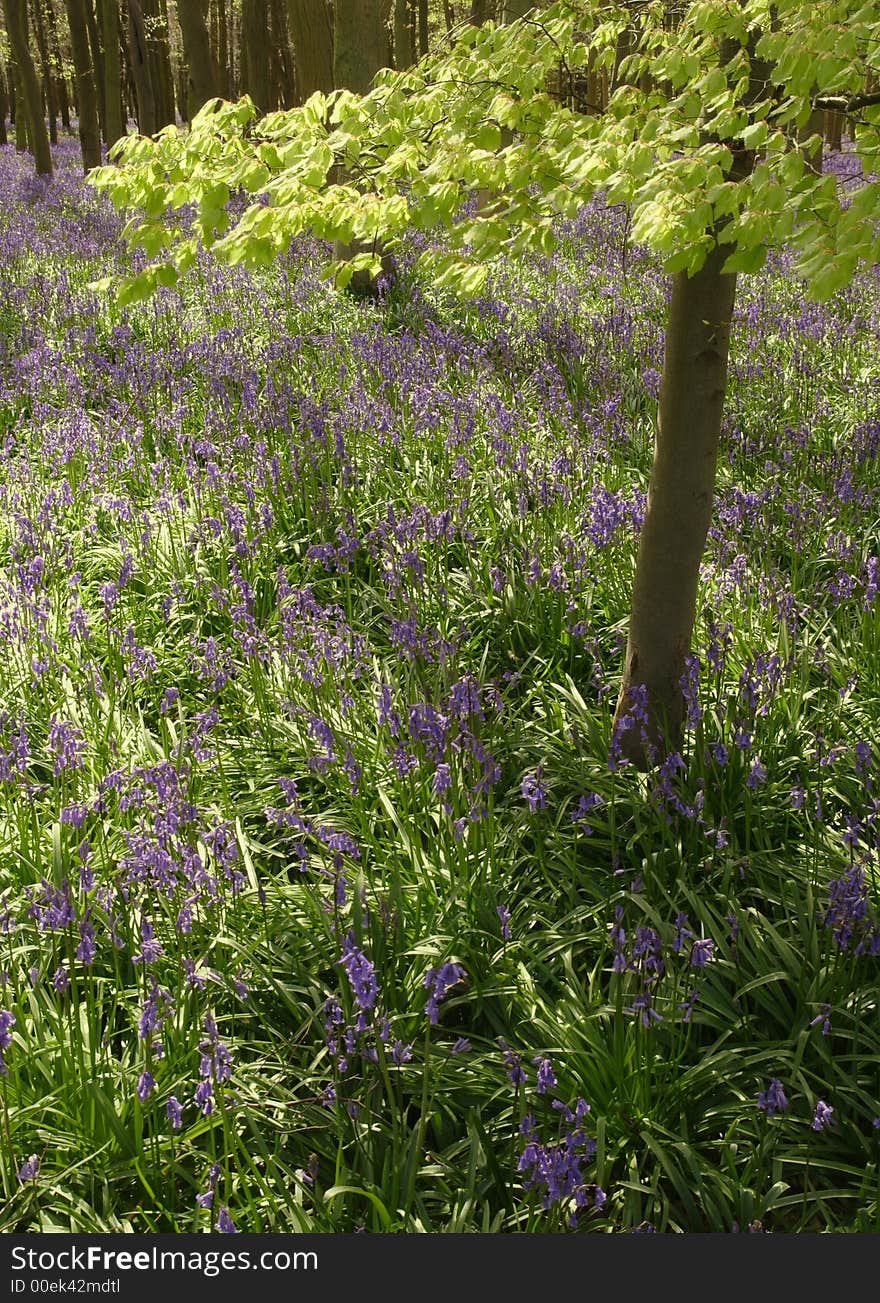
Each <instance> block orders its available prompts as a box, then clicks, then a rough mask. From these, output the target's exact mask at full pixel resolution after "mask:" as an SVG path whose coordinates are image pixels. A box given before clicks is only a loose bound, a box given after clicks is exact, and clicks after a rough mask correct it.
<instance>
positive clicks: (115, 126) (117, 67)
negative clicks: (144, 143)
mask: <svg viewBox="0 0 880 1303" xmlns="http://www.w3.org/2000/svg"><path fill="white" fill-rule="evenodd" d="M99 4H100V18H101V31H102V33H103V37H104V143H105V144H106V145H107V148H108V149H109V148H110V146H111V145H112V144H114V143H115V142H116V141H117V140H119V138H120V136H124V135H125V118H124V116H123V112H122V68H121V63H120V50H119V47H120V38H119V3H118V0H99Z"/></svg>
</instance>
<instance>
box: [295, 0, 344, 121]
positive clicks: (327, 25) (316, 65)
mask: <svg viewBox="0 0 880 1303" xmlns="http://www.w3.org/2000/svg"><path fill="white" fill-rule="evenodd" d="M287 17H288V19H289V21H290V32H291V36H292V37H293V57H294V62H295V64H296V97H297V99H298V100H299V101H300V103H302V102H303V101H304V100H307V99H308V98H309V96H310V95H314V93H315V91H323V92H324V93H325V94H327V92H328V91H331V90H332V89H333V21H332V19H331V17H330V10H329V9H328V8H327V0H287Z"/></svg>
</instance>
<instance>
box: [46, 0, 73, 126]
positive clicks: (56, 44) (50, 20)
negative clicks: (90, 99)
mask: <svg viewBox="0 0 880 1303" xmlns="http://www.w3.org/2000/svg"><path fill="white" fill-rule="evenodd" d="M46 24H47V28H48V32H47V35H48V38H49V48H50V50H51V52H52V69H53V71H54V74H55V88H56V91H57V95H58V107H59V109H60V110H61V125H62V127H63V128H64V130H65V131H70V101H69V99H68V95H67V80H66V78H65V76H64V64H63V63H62V61H61V43H60V41H59V40H58V18H57V16H56V13H55V6H54V4H52V2H51V0H47V4H46Z"/></svg>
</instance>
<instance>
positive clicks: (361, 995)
mask: <svg viewBox="0 0 880 1303" xmlns="http://www.w3.org/2000/svg"><path fill="white" fill-rule="evenodd" d="M339 962H340V964H341V965H342V967H343V968H344V969H345V971H346V974H347V976H348V980H349V983H350V985H351V989H352V992H353V993H354V998H355V1001H356V1002H357V1005H358V1007H359V1008H360V1009H374V1008H375V1007H376V999H377V996H378V994H379V983H378V981H377V979H376V970H375V968H374V967H373V965H372V963H371V962H370V960H369V959H368V958H367V957H366V955H365V954H364V952H363V951H362V950H360V949H359V948H358V946H357V945H356V944H355V938H354V933H353V932H349V933H348V935H347V936H346V938H345V941H344V942H343V946H342V958H341V959H340V961H339ZM426 985H427V983H426Z"/></svg>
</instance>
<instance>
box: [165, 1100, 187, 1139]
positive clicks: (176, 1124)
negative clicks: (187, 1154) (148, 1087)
mask: <svg viewBox="0 0 880 1303" xmlns="http://www.w3.org/2000/svg"><path fill="white" fill-rule="evenodd" d="M165 1116H166V1117H167V1118H168V1121H169V1122H170V1123H171V1125H172V1127H173V1128H174V1130H175V1131H179V1130H180V1128H181V1127H182V1126H183V1107H182V1105H181V1103H180V1100H179V1099H178V1098H177V1096H176V1095H172V1096H171V1097H170V1099H169V1100H168V1103H167V1104H166V1105H165Z"/></svg>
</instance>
